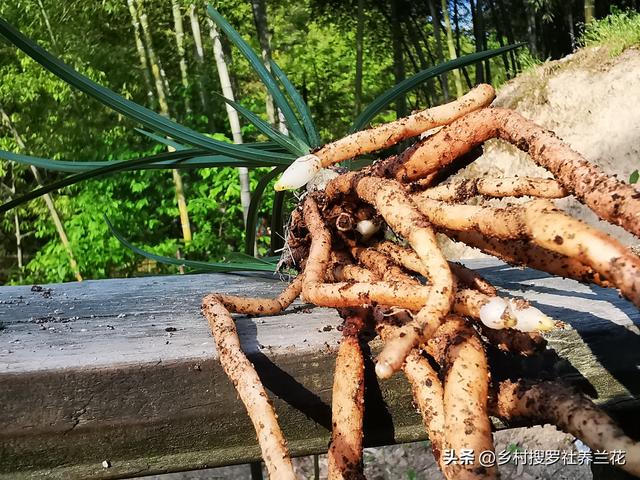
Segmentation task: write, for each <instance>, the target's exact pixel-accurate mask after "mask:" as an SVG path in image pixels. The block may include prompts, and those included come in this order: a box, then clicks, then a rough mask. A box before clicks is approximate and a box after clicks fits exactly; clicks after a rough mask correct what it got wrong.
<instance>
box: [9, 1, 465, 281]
mask: <svg viewBox="0 0 640 480" xmlns="http://www.w3.org/2000/svg"><path fill="white" fill-rule="evenodd" d="M27 3H28V2H27ZM63 4H64V2H54V1H53V0H43V2H42V3H41V4H39V3H38V4H36V3H35V2H34V3H32V4H31V3H28V4H25V5H23V2H17V1H15V2H5V3H3V4H2V5H0V16H1V17H3V18H4V19H6V21H5V20H2V19H0V32H1V34H2V35H3V36H5V37H6V38H7V39H9V40H10V42H12V43H14V44H16V45H17V46H19V47H20V48H21V49H22V50H23V51H24V52H25V53H22V52H20V51H16V49H15V48H13V47H12V46H11V45H10V44H9V43H7V42H0V107H2V108H3V109H4V110H5V111H6V112H7V114H8V116H9V118H10V121H11V123H12V124H13V127H11V128H9V126H8V125H4V126H2V125H0V150H3V151H4V152H0V158H5V159H9V160H11V161H12V162H14V163H12V164H11V165H9V164H7V163H3V162H0V176H1V177H2V180H1V181H0V203H4V205H3V206H1V207H0V211H4V210H8V209H9V208H11V207H15V208H14V209H13V210H12V211H11V212H8V213H5V214H4V215H1V214H0V229H1V231H2V232H3V235H0V255H13V253H12V252H13V251H15V245H14V241H13V237H12V233H15V232H14V229H15V222H14V220H15V219H16V218H15V217H14V214H15V215H17V220H18V224H19V225H20V226H21V230H22V235H23V236H24V238H23V242H22V247H23V251H24V253H25V263H26V267H25V268H24V269H23V270H22V271H18V270H17V269H16V268H15V266H14V265H15V260H13V261H10V262H9V263H10V265H11V267H9V268H6V267H4V268H3V264H0V281H3V280H4V279H8V280H9V281H20V280H21V281H32V282H44V281H64V280H71V279H73V278H74V276H73V272H72V271H71V269H70V267H69V262H68V260H67V258H66V251H65V249H64V248H63V247H62V245H61V243H60V241H59V240H58V238H57V234H56V231H55V229H54V228H53V225H52V223H51V221H50V218H49V214H48V210H47V209H46V207H45V206H44V203H43V202H42V201H41V200H40V199H37V197H38V195H39V194H41V193H42V192H43V191H45V190H48V191H52V192H53V190H54V189H56V188H60V190H58V191H57V192H55V197H54V200H55V202H56V208H57V209H58V210H59V212H60V215H61V217H62V218H63V221H64V226H65V229H66V231H67V234H68V237H69V242H70V244H71V248H72V250H73V252H74V254H75V257H76V259H77V260H78V263H79V266H80V271H81V272H82V274H83V276H84V277H85V278H101V277H117V276H128V275H135V274H144V273H149V274H151V273H162V272H175V271H177V266H178V265H183V264H185V263H186V262H185V261H183V260H177V259H175V257H176V255H178V254H179V255H180V257H181V258H184V257H188V258H189V259H192V260H193V261H196V262H206V264H207V265H205V264H204V263H196V264H191V267H193V268H196V269H211V268H213V269H222V270H227V269H229V268H230V267H229V263H228V262H227V263H224V262H223V263H224V265H222V264H221V262H213V263H210V262H208V261H209V260H212V259H214V260H225V259H226V260H227V261H230V262H232V263H234V264H235V265H234V266H233V268H255V269H259V270H264V269H265V268H266V267H264V262H259V261H253V260H251V261H249V260H248V259H247V258H246V256H242V255H239V254H237V253H234V252H239V251H241V250H243V248H244V250H245V251H246V252H248V253H253V245H254V244H255V245H256V246H257V252H258V253H259V254H260V255H265V254H267V253H268V252H269V251H273V249H274V248H275V247H277V246H278V240H281V239H279V238H278V233H277V232H279V231H280V230H281V224H282V220H283V217H284V216H285V212H286V211H287V209H288V208H290V203H291V198H290V197H289V198H287V197H285V195H283V194H279V195H278V196H274V195H273V194H272V193H271V192H270V189H269V185H270V182H271V180H272V179H273V178H274V177H275V176H276V175H277V172H278V171H279V170H278V169H274V170H271V167H273V166H284V165H287V164H288V163H289V162H290V161H291V160H292V159H293V158H295V157H296V156H298V155H300V154H303V153H306V152H308V150H309V148H312V147H315V146H318V145H320V143H321V139H322V140H324V141H327V140H330V139H333V138H336V137H339V136H342V135H344V134H345V133H346V132H347V131H348V129H349V127H350V125H351V123H352V120H353V117H354V114H353V113H354V108H353V105H354V101H355V100H354V93H353V84H354V69H353V64H354V62H355V50H354V48H353V45H354V42H355V35H354V28H353V22H352V20H350V19H349V18H348V17H345V18H344V19H340V18H338V17H334V18H330V17H327V16H324V17H323V16H318V15H316V12H314V11H313V9H312V8H311V4H310V3H306V2H291V1H281V2H276V3H274V4H273V5H270V7H269V8H270V20H269V21H270V27H271V29H272V31H273V32H275V33H274V37H273V41H272V46H273V47H274V53H273V56H274V59H275V61H277V62H278V63H279V64H280V65H282V67H283V68H282V69H280V67H278V65H277V64H276V63H275V62H274V63H272V65H271V72H269V71H268V70H267V69H266V68H265V67H264V66H263V64H262V61H261V59H260V58H259V57H258V56H257V55H256V54H255V53H254V52H255V51H257V50H258V45H257V42H256V41H255V32H254V26H253V22H252V21H247V18H250V16H251V12H250V5H249V3H248V2H237V1H236V0H223V1H221V2H219V3H217V4H216V8H217V9H218V10H220V12H222V15H220V14H218V13H217V11H216V10H214V9H210V10H209V14H210V15H211V17H212V18H213V19H214V21H215V22H216V23H217V24H218V26H219V27H220V28H221V29H222V30H223V31H224V32H225V33H226V34H227V36H228V38H229V39H230V40H231V42H232V43H233V45H234V46H235V47H236V48H237V49H239V51H240V52H241V53H242V56H240V55H235V56H234V52H236V53H237V52H238V50H237V49H236V48H231V44H229V43H228V42H227V43H225V42H224V41H223V43H224V45H223V47H224V49H225V52H226V55H227V57H228V62H229V63H230V68H231V70H232V71H233V73H234V74H235V79H234V82H235V85H234V89H235V91H236V98H240V99H241V100H240V101H238V102H237V103H232V105H233V106H234V108H236V109H237V110H238V111H239V112H240V113H241V114H242V115H244V117H245V119H247V121H248V122H247V123H246V124H245V125H244V126H243V135H244V136H245V138H246V139H247V140H248V141H247V142H246V143H244V144H243V145H233V144H231V143H230V142H229V140H228V138H227V137H228V124H227V119H226V115H225V113H224V108H222V106H223V104H222V102H215V104H214V102H212V101H211V98H208V97H210V95H209V94H210V92H213V91H219V90H220V86H219V84H218V80H217V75H216V74H215V72H213V71H211V66H210V65H211V63H212V61H211V60H212V55H211V54H210V51H209V50H207V52H206V56H205V61H206V63H202V64H201V63H199V62H198V61H197V60H196V59H195V56H194V55H193V52H194V46H195V43H194V40H193V37H192V36H191V35H190V34H187V35H185V40H186V48H187V52H188V53H187V58H186V62H187V67H188V69H189V73H190V78H189V81H188V85H187V86H184V85H183V84H182V83H181V82H180V81H178V79H179V78H180V68H179V61H178V59H177V58H176V54H175V53H176V51H175V50H176V49H175V39H174V38H173V35H174V32H173V31H172V28H167V26H168V25H172V17H171V10H170V9H169V8H166V4H162V3H158V4H147V5H145V9H146V10H145V11H146V12H147V13H148V16H149V20H150V24H151V25H152V29H153V32H152V36H153V42H154V46H155V50H156V54H157V55H158V57H159V58H161V59H162V61H163V66H162V68H163V70H164V71H165V73H166V77H167V79H168V89H169V107H170V111H171V112H172V114H171V117H172V118H171V119H170V118H167V117H165V116H161V115H158V114H156V113H155V112H154V111H153V109H154V108H157V100H156V99H155V98H154V95H153V92H151V94H149V93H148V92H147V89H146V88H145V85H144V83H143V81H142V80H143V71H142V70H141V68H140V67H137V65H139V62H138V58H137V56H136V49H135V43H134V42H133V29H132V28H131V25H130V23H129V20H130V19H129V16H128V15H129V12H128V10H127V8H126V5H125V4H124V2H113V3H112V2H102V3H100V4H95V3H91V2H89V3H77V2H76V3H74V4H73V5H63ZM38 5H41V7H39V6H38ZM183 6H186V5H183ZM45 15H46V16H48V17H50V18H51V20H52V25H53V31H52V32H50V31H49V30H48V28H47V27H46V25H45V24H44V22H43V18H45ZM198 15H199V18H200V24H201V28H202V29H203V37H204V40H205V42H206V41H207V38H206V36H207V35H206V28H207V27H206V23H205V16H204V12H203V11H199V12H198ZM223 16H224V18H223ZM225 18H226V19H227V20H225ZM385 22H386V18H385V16H384V12H383V11H382V9H378V10H377V9H375V8H373V9H372V10H371V11H369V12H368V13H367V24H368V26H369V28H370V29H371V32H370V34H369V35H367V36H366V38H365V44H364V51H365V56H364V69H363V73H364V75H363V101H364V103H365V104H366V103H367V102H369V101H371V100H373V99H375V98H376V97H378V96H379V95H380V94H381V93H382V92H384V91H385V90H387V89H388V88H390V87H392V85H393V74H392V55H391V52H390V50H389V48H388V42H389V33H388V29H387V27H386V24H385ZM186 23H188V22H186ZM11 25H16V26H18V27H19V29H20V30H22V32H23V33H24V35H23V34H22V33H20V32H19V31H18V29H16V28H14V27H12V26H11ZM232 25H233V26H232ZM27 37H29V38H33V39H34V40H35V41H36V42H37V43H36V42H33V41H31V40H29V38H27ZM243 38H249V39H250V40H249V41H248V42H247V41H245V40H243ZM429 41H430V42H433V40H432V39H430V40H429ZM462 44H463V47H465V48H466V47H468V46H469V42H468V40H466V37H464V35H463V39H462ZM41 47H42V48H41ZM431 47H433V43H432V44H431ZM205 49H210V46H207V45H205ZM49 52H51V53H49ZM30 57H32V58H34V59H36V60H37V61H38V62H39V63H41V64H42V65H44V66H45V67H46V68H47V69H48V70H49V71H50V72H52V73H54V74H55V75H57V76H58V77H60V79H63V80H64V81H62V80H60V79H59V78H56V76H54V75H52V73H49V72H47V71H45V70H44V69H42V68H41V66H40V65H39V64H38V63H36V62H35V61H33V60H32V58H30ZM476 60H477V59H476ZM469 63H471V60H468V59H466V60H465V59H460V60H458V61H457V64H458V65H462V64H469ZM417 70H418V69H415V70H414V71H413V73H417V72H416V71H417ZM283 71H286V72H288V73H289V76H288V77H287V76H286V75H284V73H283ZM440 71H442V70H437V69H436V70H435V72H436V73H437V72H440ZM256 73H257V75H256ZM408 74H409V75H408V76H409V77H411V72H410V71H409V72H408ZM422 75H423V77H422V80H424V79H425V78H427V77H425V76H424V74H422ZM408 82H409V83H405V84H403V85H401V86H399V87H398V88H397V89H396V90H395V91H394V92H395V94H397V93H398V92H400V91H402V93H404V94H407V93H408V94H409V98H410V99H411V103H412V105H413V106H414V107H419V106H420V102H421V98H423V96H421V94H420V93H413V92H409V89H410V88H414V87H416V86H417V85H418V83H419V81H417V80H416V79H415V78H413V79H412V78H409V80H408ZM71 85H73V86H74V87H76V88H78V89H79V90H80V91H81V92H84V93H80V92H78V91H76V90H75V89H74V88H71ZM265 86H266V87H267V88H266V89H265ZM407 86H409V87H407ZM267 90H268V91H269V92H270V93H271V94H272V95H273V96H274V98H275V100H276V103H277V104H278V106H279V107H280V109H281V111H282V113H283V115H284V117H285V119H286V121H287V126H288V127H289V132H290V133H289V134H288V136H287V135H283V134H282V133H280V132H278V131H276V130H275V129H274V128H272V127H271V126H270V125H268V124H267V123H266V122H265V121H264V116H265V93H266V91H267ZM115 92H120V93H119V94H118V93H115ZM207 98H208V100H207ZM382 98H383V100H384V101H378V102H377V103H376V106H375V111H374V110H369V113H372V115H371V117H370V118H368V119H366V121H363V122H361V124H362V125H361V126H364V125H365V123H366V122H367V121H369V120H370V119H371V118H373V115H376V114H377V115H378V116H377V117H376V119H380V120H383V121H388V120H392V119H394V118H395V117H394V115H395V114H394V112H393V111H392V110H391V109H390V108H389V102H391V101H392V100H393V98H394V95H391V96H389V95H387V96H383V97H382ZM143 105H146V107H145V106H143ZM187 105H191V107H190V109H191V110H189V109H187V107H186V106H187ZM423 106H424V105H423ZM314 119H315V122H314ZM140 125H142V126H145V128H147V129H149V130H151V131H142V130H139V129H136V128H135V127H138V126H140ZM13 129H15V130H16V131H17V132H19V135H20V136H21V137H22V140H23V141H24V144H25V147H24V148H23V147H21V146H20V144H19V142H18V141H17V139H16V138H15V135H14V133H13ZM136 130H137V131H136ZM201 131H208V132H211V131H214V132H220V133H217V134H214V135H211V134H207V133H200V132H201ZM265 140H266V141H265ZM167 146H171V147H173V148H176V149H177V151H176V152H169V153H167V152H166V147H167ZM194 147H195V148H194ZM73 158H81V159H96V158H97V159H100V160H98V161H94V160H91V161H86V160H78V161H71V160H63V159H73ZM115 159H118V160H117V161H116V160H115ZM29 165H36V166H38V167H39V168H42V169H46V170H47V171H46V172H43V173H42V174H43V176H44V180H45V182H46V184H47V188H45V189H42V188H38V185H37V184H35V182H34V180H33V178H32V176H31V174H30V172H29V169H28V166H29ZM235 166H247V167H249V168H251V169H252V170H251V174H250V179H251V188H252V190H253V191H254V197H253V201H252V205H251V209H250V212H249V213H250V214H249V222H248V227H247V228H246V229H245V228H244V226H243V217H242V209H241V207H240V202H239V198H240V191H239V185H238V182H237V171H236V169H235V168H232V167H235ZM171 168H179V169H181V172H182V175H183V181H184V188H185V192H186V196H187V200H188V211H189V215H190V220H191V224H192V230H193V239H192V241H191V242H190V243H189V244H184V242H183V241H182V240H179V238H180V222H179V220H178V209H177V207H176V204H175V200H174V191H173V184H172V181H171V175H170V174H168V172H163V171H162V170H163V169H171ZM279 168H280V167H279ZM65 173H73V174H74V175H69V176H64V175H65ZM115 173H117V175H116V176H112V177H105V176H104V175H106V174H115ZM98 177H99V178H98ZM79 181H82V182H83V183H78V182H79ZM261 190H264V192H265V194H264V195H262V194H261V192H260V191H261ZM19 192H22V193H23V194H24V192H32V193H30V194H27V195H26V196H23V197H22V198H20V193H19ZM267 192H269V193H267ZM26 199H35V200H34V201H32V202H29V203H24V202H25V201H26ZM105 216H106V217H107V218H109V219H110V222H111V223H110V224H107V223H106V222H104V220H103V218H104V217H105ZM270 218H271V219H272V221H269V219H270ZM111 227H113V228H111ZM112 231H113V232H121V234H117V235H116V236H114V234H112ZM272 237H273V238H272ZM120 242H122V243H125V244H127V246H129V249H123V248H122V246H121V243H120ZM134 252H137V253H140V254H142V255H144V256H146V259H143V258H141V257H140V256H139V255H137V254H136V253H134ZM167 259H171V260H167ZM173 259H175V261H174V260H173ZM162 262H168V263H172V264H173V265H168V266H166V265H162V264H161V263H162ZM3 263H4V265H6V264H7V261H5V262H3ZM240 264H241V266H240V267H239V266H238V265H240ZM269 268H272V265H271V266H270V267H269Z"/></svg>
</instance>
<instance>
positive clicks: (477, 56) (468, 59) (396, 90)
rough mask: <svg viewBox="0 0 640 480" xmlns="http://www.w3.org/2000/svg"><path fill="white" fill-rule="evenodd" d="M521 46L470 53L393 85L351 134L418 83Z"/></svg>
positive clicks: (517, 44) (373, 104) (367, 109)
mask: <svg viewBox="0 0 640 480" xmlns="http://www.w3.org/2000/svg"><path fill="white" fill-rule="evenodd" d="M523 45H524V43H516V44H513V45H507V46H505V47H500V48H495V49H493V50H486V51H484V52H476V53H472V54H469V55H465V56H464V57H458V58H456V59H455V60H450V61H448V62H444V63H441V64H439V65H436V66H434V67H430V68H427V69H425V70H422V71H420V72H418V73H416V74H415V75H413V76H412V77H409V78H407V79H405V80H403V81H402V82H400V83H399V84H397V85H395V86H394V87H393V88H390V89H389V90H387V91H386V92H385V93H383V94H382V95H380V96H378V97H377V98H376V99H375V100H374V101H373V102H371V104H369V105H368V106H367V108H365V109H364V110H363V111H362V113H361V114H360V115H358V117H357V118H356V119H355V120H354V122H353V125H352V126H351V129H350V132H351V133H353V132H357V131H358V130H362V128H364V127H365V126H366V125H367V124H368V123H369V122H370V121H371V120H372V119H373V117H375V116H376V115H377V114H378V113H380V111H382V109H384V108H385V107H386V106H387V105H389V104H390V103H391V102H393V101H394V100H395V99H396V98H398V97H399V96H401V95H404V94H405V93H407V92H408V91H410V90H411V89H413V88H415V87H417V86H418V85H419V84H420V83H422V82H424V81H426V80H428V79H430V78H433V77H435V76H438V75H440V74H442V73H445V72H448V71H449V70H454V69H456V68H462V67H464V66H467V65H471V64H473V63H477V62H479V61H482V60H486V59H488V58H491V57H495V56H497V55H501V54H503V53H505V52H508V51H510V50H514V49H516V48H519V47H521V46H523Z"/></svg>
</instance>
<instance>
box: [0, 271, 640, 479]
mask: <svg viewBox="0 0 640 480" xmlns="http://www.w3.org/2000/svg"><path fill="white" fill-rule="evenodd" d="M468 265H470V266H471V267H472V268H474V269H477V270H479V271H480V273H481V274H483V275H484V276H486V277H487V278H489V279H490V280H491V281H493V282H494V283H495V284H496V285H499V286H502V287H504V289H505V290H504V291H503V293H504V294H513V295H519V296H524V297H526V298H528V299H530V300H531V301H532V302H533V304H534V305H535V306H537V307H538V308H540V309H542V310H543V311H545V312H546V313H547V314H549V315H550V316H552V317H555V318H557V319H559V320H562V321H564V322H566V323H567V328H566V329H562V330H557V331H555V332H553V333H552V334H550V335H549V350H548V351H547V352H546V353H545V354H543V355H539V356H537V357H534V358H519V357H511V358H509V359H506V360H507V361H504V360H505V359H504V358H498V357H499V355H498V354H494V355H492V357H493V358H492V360H493V361H494V362H495V363H496V365H498V364H499V365H502V367H501V368H499V369H497V370H495V369H494V371H496V372H497V373H495V374H494V377H495V378H496V379H499V378H498V377H499V376H501V375H528V376H534V377H553V378H564V379H566V380H568V381H571V382H573V383H577V384H579V385H580V386H581V387H582V388H583V389H584V390H585V391H587V392H589V393H591V394H592V395H593V396H595V398H596V401H597V402H598V403H600V404H602V405H604V406H605V407H606V408H607V409H608V410H609V411H610V412H612V413H613V414H614V415H617V414H620V415H624V414H626V413H629V412H636V413H637V411H638V406H639V405H640V402H639V400H640V370H639V369H638V368H639V365H640V348H638V347H639V346H640V336H639V333H638V325H640V314H639V312H638V310H637V309H636V308H635V307H634V306H633V305H631V304H630V303H629V302H627V301H625V300H623V299H621V298H619V296H618V294H617V292H616V291H614V290H605V289H602V288H598V287H592V286H585V285H581V284H579V283H577V282H574V281H570V280H563V279H558V278H551V277H549V276H548V275H546V274H543V273H540V272H537V271H535V270H529V269H526V270H520V269H514V268H510V267H507V266H505V265H502V264H497V263H495V262H487V261H480V260H476V261H470V262H468ZM282 288H283V284H282V283H281V282H280V281H278V280H276V279H273V278H266V277H258V276H250V275H233V274H224V275H222V274H207V275H185V276H173V277H147V278H134V279H114V280H100V281H85V282H82V283H69V284H57V285H46V286H41V287H38V286H16V287H0V478H7V479H9V478H11V479H14V478H42V477H43V476H44V475H47V478H60V479H68V478H122V477H128V476H136V475H148V474H152V473H158V472H169V471H181V470H189V469H197V468H204V467H207V466H217V465H225V464H235V463H243V462H249V461H253V460H256V459H258V458H259V450H258V447H257V444H256V438H255V434H254V431H253V428H252V427H251V424H250V422H249V420H248V417H247V415H246V413H245V411H244V408H243V406H242V404H241V403H240V402H239V400H238V398H237V396H236V393H235V391H234V389H233V386H232V385H231V384H230V382H229V381H228V380H227V378H226V377H225V375H224V373H223V372H222V370H221V368H220V365H219V364H218V362H217V360H216V352H215V347H214V346H213V341H212V339H211V337H210V334H209V332H208V329H207V325H206V322H205V321H204V319H203V318H202V317H201V316H200V301H201V299H202V297H203V296H204V295H205V294H206V293H208V292H210V291H220V292H229V293H231V292H233V293H235V294H246V295H253V296H273V295H274V294H276V293H277V292H278V291H279V290H280V289H282ZM237 322H238V328H239V331H240V335H241V339H242V342H243V346H244V349H245V350H246V352H247V353H248V356H249V357H250V359H251V360H252V361H253V362H254V364H255V365H256V368H257V370H258V373H259V374H260V376H261V378H262V379H263V381H264V384H265V385H266V387H267V388H268V390H269V391H270V392H271V395H272V398H273V401H274V405H275V409H276V411H277V412H278V415H279V419H280V422H281V424H282V427H283V430H284V433H285V436H286V437H287V439H288V441H289V446H290V449H291V451H292V454H293V455H303V454H310V453H319V452H323V451H326V449H327V444H328V440H329V429H330V418H331V414H330V404H331V398H330V397H331V386H332V381H333V378H332V377H333V365H334V360H335V357H334V355H335V352H336V347H337V344H338V341H339V339H340V333H339V332H338V331H337V330H336V327H338V326H339V325H340V323H341V322H340V319H339V318H338V316H337V315H336V314H335V313H334V312H333V311H331V310H328V309H313V310H308V309H306V308H304V307H303V306H300V305H299V306H297V307H296V306H294V307H293V308H291V309H290V311H289V312H288V313H286V314H283V315H278V316H273V317H264V318H246V317H244V318H239V319H238V321H237ZM370 345H371V349H372V350H373V351H374V353H375V351H376V350H377V348H378V347H379V344H378V343H377V341H373V342H371V344H370ZM369 372H370V374H369V375H368V379H367V389H366V391H367V394H366V419H365V423H366V426H365V443H366V444H368V445H383V444H392V443H402V442H407V441H413V440H419V439H423V438H425V433H424V429H423V428H422V424H421V421H420V417H419V416H418V414H417V413H416V411H415V408H414V407H413V403H412V399H411V394H410V391H409V388H408V385H407V383H406V381H405V380H404V378H403V377H402V376H401V375H396V376H395V377H393V378H392V379H391V380H389V381H385V382H380V383H379V384H378V382H377V381H376V380H375V378H374V376H373V373H372V369H369Z"/></svg>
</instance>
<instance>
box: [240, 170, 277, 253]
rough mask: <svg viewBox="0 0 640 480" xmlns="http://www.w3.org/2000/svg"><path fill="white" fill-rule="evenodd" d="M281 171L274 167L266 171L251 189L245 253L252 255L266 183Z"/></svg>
mask: <svg viewBox="0 0 640 480" xmlns="http://www.w3.org/2000/svg"><path fill="white" fill-rule="evenodd" d="M283 171H284V168H281V167H276V168H274V169H273V170H271V171H270V172H268V173H266V174H265V175H263V177H262V178H261V179H260V180H259V181H258V184H257V185H256V188H255V189H254V190H253V194H252V195H251V203H249V210H248V211H247V226H246V230H245V237H244V252H245V253H246V254H247V255H253V247H254V244H255V242H256V228H257V223H258V213H259V207H260V201H261V200H262V195H264V191H265V189H266V188H267V185H269V183H270V182H271V181H272V180H274V179H275V178H276V177H277V176H278V175H279V174H280V173H282V172H283Z"/></svg>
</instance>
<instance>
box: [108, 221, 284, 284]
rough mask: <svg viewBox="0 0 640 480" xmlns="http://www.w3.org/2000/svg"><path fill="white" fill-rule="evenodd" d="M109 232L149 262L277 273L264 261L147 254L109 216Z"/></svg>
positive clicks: (225, 270)
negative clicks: (214, 260)
mask: <svg viewBox="0 0 640 480" xmlns="http://www.w3.org/2000/svg"><path fill="white" fill-rule="evenodd" d="M104 220H105V222H106V223H107V226H108V227H109V230H111V233H112V234H113V236H114V237H116V238H117V239H118V241H119V242H120V243H121V244H122V245H124V246H125V247H127V248H128V249H129V250H131V251H132V252H135V253H137V254H138V255H142V256H143V257H146V258H148V259H149V260H154V261H156V262H159V263H164V264H167V265H176V266H179V267H187V268H195V269H198V270H199V271H208V272H238V271H257V272H275V269H276V265H275V264H274V263H269V262H265V261H262V260H257V259H253V260H254V261H253V262H250V261H242V262H236V263H232V262H229V263H227V262H202V261H198V260H186V259H177V258H173V257H164V256H162V255H156V254H155V253H151V252H147V251H146V250H143V249H141V248H138V247H136V246H135V245H133V244H132V243H130V242H129V241H128V240H127V239H126V238H124V236H123V235H122V234H121V233H120V232H118V231H117V230H116V229H115V228H114V226H113V225H112V224H111V222H110V221H109V219H108V218H107V216H106V215H105V217H104Z"/></svg>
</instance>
